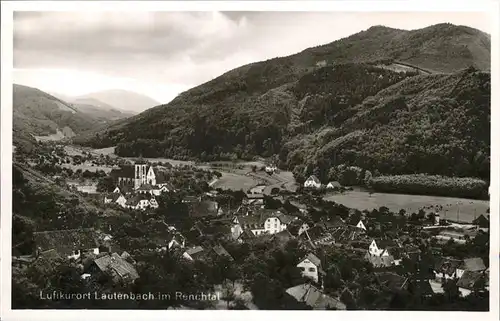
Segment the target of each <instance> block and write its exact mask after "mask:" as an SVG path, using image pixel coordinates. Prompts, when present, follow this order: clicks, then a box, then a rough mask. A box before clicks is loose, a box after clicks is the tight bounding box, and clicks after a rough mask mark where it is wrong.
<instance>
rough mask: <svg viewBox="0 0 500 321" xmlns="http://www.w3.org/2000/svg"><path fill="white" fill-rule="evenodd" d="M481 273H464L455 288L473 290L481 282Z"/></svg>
mask: <svg viewBox="0 0 500 321" xmlns="http://www.w3.org/2000/svg"><path fill="white" fill-rule="evenodd" d="M482 277H483V273H482V272H480V271H465V272H464V274H462V277H461V278H460V280H458V282H457V286H458V287H460V288H463V289H468V290H473V289H474V287H475V286H476V284H477V283H478V282H479V281H481V279H482Z"/></svg>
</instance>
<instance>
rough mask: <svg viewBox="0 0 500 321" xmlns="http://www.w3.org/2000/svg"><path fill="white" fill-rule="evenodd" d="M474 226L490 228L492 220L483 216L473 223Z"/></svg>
mask: <svg viewBox="0 0 500 321" xmlns="http://www.w3.org/2000/svg"><path fill="white" fill-rule="evenodd" d="M472 224H474V225H476V226H478V227H481V228H489V227H490V220H489V219H487V218H486V216H484V215H483V214H481V215H480V216H479V217H478V218H476V219H475V220H474V221H472Z"/></svg>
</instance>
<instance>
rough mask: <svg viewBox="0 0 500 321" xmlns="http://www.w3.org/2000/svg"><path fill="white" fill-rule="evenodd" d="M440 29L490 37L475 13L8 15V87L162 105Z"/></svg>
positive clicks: (487, 26) (485, 22) (485, 19)
mask: <svg viewBox="0 0 500 321" xmlns="http://www.w3.org/2000/svg"><path fill="white" fill-rule="evenodd" d="M444 22H449V23H453V24H456V25H466V26H470V27H473V28H477V29H480V30H482V31H484V32H487V33H490V34H491V31H492V29H491V26H490V24H489V22H490V20H489V17H488V16H485V15H484V14H482V13H479V12H478V13H467V12H450V13H445V12H426V13H423V12H422V13H418V12H400V13H395V12H392V13H383V12H378V13H377V12H357V13H354V12H351V13H341V12H88V11H87V12H26V11H25V12H15V13H14V25H13V31H14V42H13V46H14V48H13V49H14V70H13V80H14V83H18V84H23V85H26V86H31V87H36V88H38V89H41V90H44V91H48V92H51V93H59V94H63V95H69V96H78V95H83V94H87V93H90V92H95V91H100V90H107V89H124V90H130V91H134V92H137V93H141V94H144V95H147V96H149V97H151V98H153V99H155V100H157V101H158V102H161V103H167V102H169V101H170V100H172V99H173V98H175V96H177V95H178V94H179V93H181V92H183V91H185V90H187V89H189V88H192V87H194V86H197V85H200V84H202V83H204V82H206V81H209V80H211V79H213V78H215V77H217V76H219V75H221V74H223V73H224V72H226V71H229V70H231V69H234V68H236V67H239V66H242V65H245V64H248V63H252V62H256V61H261V60H267V59H270V58H274V57H279V56H287V55H290V54H294V53H297V52H300V51H302V50H304V49H306V48H308V47H313V46H318V45H322V44H326V43H329V42H332V41H335V40H337V39H340V38H343V37H346V36H349V35H351V34H354V33H357V32H360V31H362V30H366V29H368V28H369V27H371V26H374V25H384V26H387V27H393V28H398V29H406V30H412V29H419V28H423V27H427V26H430V25H433V24H437V23H444Z"/></svg>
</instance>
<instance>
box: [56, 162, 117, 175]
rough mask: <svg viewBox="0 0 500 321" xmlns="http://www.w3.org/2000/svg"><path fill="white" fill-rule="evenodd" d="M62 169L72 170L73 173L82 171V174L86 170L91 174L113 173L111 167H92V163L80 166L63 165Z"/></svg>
mask: <svg viewBox="0 0 500 321" xmlns="http://www.w3.org/2000/svg"><path fill="white" fill-rule="evenodd" d="M61 167H65V168H71V169H72V170H73V171H76V170H78V169H81V170H82V172H85V171H86V170H88V171H89V172H97V171H99V170H102V171H104V172H105V173H106V174H107V173H109V172H111V170H112V169H113V168H112V167H110V166H97V165H94V166H92V164H91V163H84V164H80V165H72V164H62V165H61Z"/></svg>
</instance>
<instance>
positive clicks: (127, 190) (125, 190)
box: [117, 185, 134, 194]
mask: <svg viewBox="0 0 500 321" xmlns="http://www.w3.org/2000/svg"><path fill="white" fill-rule="evenodd" d="M117 187H118V188H119V189H120V192H121V193H123V194H130V193H132V192H133V191H134V188H133V187H132V186H128V185H122V186H117Z"/></svg>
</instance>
